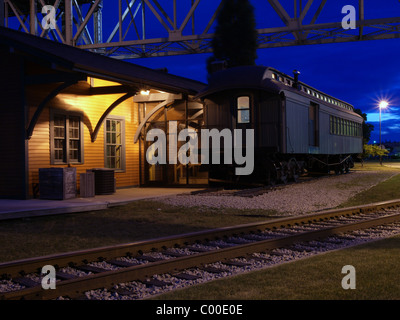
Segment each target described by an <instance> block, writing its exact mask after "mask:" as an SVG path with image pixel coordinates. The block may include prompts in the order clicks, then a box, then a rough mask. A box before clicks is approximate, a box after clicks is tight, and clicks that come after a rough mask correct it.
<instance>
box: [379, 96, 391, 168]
mask: <svg viewBox="0 0 400 320" xmlns="http://www.w3.org/2000/svg"><path fill="white" fill-rule="evenodd" d="M388 105H389V103H387V101H381V102H380V103H379V148H381V149H382V137H381V128H382V122H381V112H382V109H385V108H387V106H388ZM379 162H380V164H381V165H382V155H380V156H379Z"/></svg>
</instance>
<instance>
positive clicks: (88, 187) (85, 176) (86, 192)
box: [80, 171, 95, 198]
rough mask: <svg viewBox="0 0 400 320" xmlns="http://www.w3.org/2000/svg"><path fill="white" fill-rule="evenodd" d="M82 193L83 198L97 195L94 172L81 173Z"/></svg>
mask: <svg viewBox="0 0 400 320" xmlns="http://www.w3.org/2000/svg"><path fill="white" fill-rule="evenodd" d="M80 195H81V197H82V198H90V197H94V196H95V184H94V172H91V171H89V172H86V173H81V174H80Z"/></svg>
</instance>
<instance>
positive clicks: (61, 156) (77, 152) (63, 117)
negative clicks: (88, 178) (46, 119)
mask: <svg viewBox="0 0 400 320" xmlns="http://www.w3.org/2000/svg"><path fill="white" fill-rule="evenodd" d="M82 126H83V125H82V121H81V116H80V115H77V114H69V113H63V112H51V119H50V155H51V159H50V161H51V164H81V163H83V138H82V132H83V130H82Z"/></svg>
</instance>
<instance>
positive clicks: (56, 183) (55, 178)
mask: <svg viewBox="0 0 400 320" xmlns="http://www.w3.org/2000/svg"><path fill="white" fill-rule="evenodd" d="M39 193H40V199H50V200H65V199H71V198H75V197H76V168H70V167H67V168H40V169H39Z"/></svg>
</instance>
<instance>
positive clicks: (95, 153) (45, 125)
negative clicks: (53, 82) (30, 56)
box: [27, 80, 139, 192]
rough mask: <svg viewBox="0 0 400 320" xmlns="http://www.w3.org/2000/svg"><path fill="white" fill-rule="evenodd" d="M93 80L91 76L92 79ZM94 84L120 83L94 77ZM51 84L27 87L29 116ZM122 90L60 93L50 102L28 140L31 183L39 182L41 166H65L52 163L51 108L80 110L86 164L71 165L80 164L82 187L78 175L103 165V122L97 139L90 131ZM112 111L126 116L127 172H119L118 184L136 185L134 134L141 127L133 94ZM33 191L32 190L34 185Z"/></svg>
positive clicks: (118, 185)
mask: <svg viewBox="0 0 400 320" xmlns="http://www.w3.org/2000/svg"><path fill="white" fill-rule="evenodd" d="M89 81H90V80H89ZM94 84H95V86H106V85H118V84H116V83H111V82H106V81H103V80H95V81H94ZM50 89H51V88H50V87H47V88H45V87H44V86H42V87H40V88H30V89H28V90H27V97H28V99H27V102H28V105H29V111H30V118H29V119H31V118H32V116H33V114H34V112H35V111H36V109H37V106H38V105H39V104H40V102H41V101H42V100H43V98H44V97H45V95H46V94H47V93H48V92H49V90H50ZM122 95H123V94H107V95H97V96H90V95H76V94H67V93H61V94H59V95H58V96H57V97H56V98H54V99H53V100H52V101H50V102H49V103H48V105H47V106H46V108H45V109H44V111H43V113H42V114H41V116H40V118H39V120H38V122H37V124H36V126H35V129H34V131H33V135H32V137H31V139H30V140H29V184H30V186H32V184H34V183H39V168H48V167H65V166H66V165H52V164H50V108H53V109H60V110H67V111H73V112H78V113H81V114H82V115H83V122H84V150H83V160H84V162H83V164H76V165H75V164H74V165H71V166H73V167H76V168H77V180H78V188H79V175H80V173H85V172H86V170H87V169H92V168H103V167H104V125H102V127H101V129H100V130H99V133H98V135H97V139H96V141H95V142H91V132H93V131H94V129H95V127H96V125H97V122H98V121H99V119H100V117H101V116H102V114H103V113H104V111H105V110H107V108H108V107H109V106H110V105H111V104H112V103H113V102H114V101H115V100H117V99H118V98H119V97H121V96H122ZM111 115H115V116H122V117H124V119H125V147H126V151H125V156H126V159H125V161H126V170H125V172H116V173H115V177H116V180H117V187H125V186H133V185H138V184H139V145H138V144H134V143H133V137H134V135H135V132H136V129H137V127H138V109H137V104H136V103H134V102H133V100H132V98H130V99H128V100H126V101H124V102H123V103H121V104H120V105H119V106H117V107H116V108H115V109H114V110H113V111H112V113H111ZM30 189H31V192H32V188H30Z"/></svg>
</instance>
